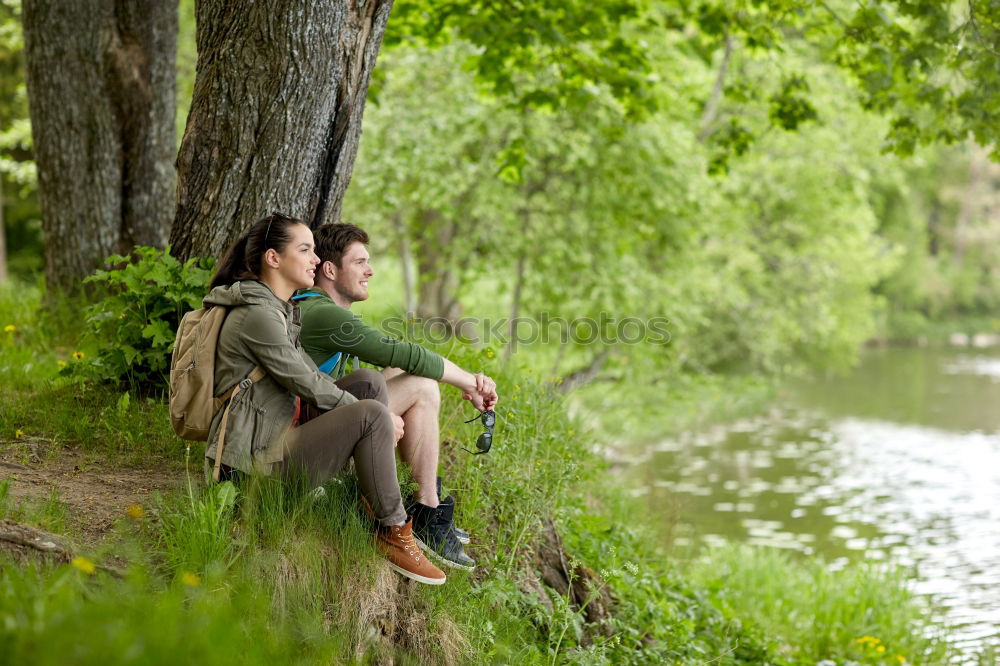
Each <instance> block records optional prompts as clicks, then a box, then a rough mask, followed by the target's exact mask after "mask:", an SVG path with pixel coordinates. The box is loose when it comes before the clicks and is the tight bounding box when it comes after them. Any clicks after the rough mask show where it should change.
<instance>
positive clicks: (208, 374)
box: [170, 306, 267, 481]
mask: <svg viewBox="0 0 1000 666" xmlns="http://www.w3.org/2000/svg"><path fill="white" fill-rule="evenodd" d="M227 313H228V309H227V308H225V307H223V306H214V307H207V308H200V309H198V310H193V311H191V312H188V313H187V314H186V315H184V318H183V319H181V324H180V326H179V327H178V328H177V338H176V339H175V340H174V353H173V357H172V358H171V360H170V424H171V425H172V426H173V428H174V432H175V433H177V435H178V436H179V437H181V438H182V439H191V440H196V441H202V442H204V441H206V440H208V431H209V430H210V429H211V426H212V419H213V417H214V416H215V414H216V412H218V411H219V410H220V409H222V406H223V405H226V411H225V413H224V414H223V415H222V423H221V424H220V426H219V442H218V445H217V446H216V450H215V470H214V472H215V473H214V475H213V476H214V478H215V480H216V481H218V480H219V468H220V466H221V464H222V447H223V446H224V444H225V441H226V425H227V423H228V421H229V405H227V404H226V403H227V401H229V400H230V399H232V398H235V397H236V395H237V394H238V393H239V392H240V391H242V390H245V389H248V388H250V385H251V384H253V383H254V382H258V381H260V380H261V379H262V378H263V377H264V375H265V374H267V373H265V372H264V369H263V368H261V367H260V366H259V365H258V366H257V367H255V368H254V369H253V372H251V373H250V374H249V375H248V376H247V377H246V379H244V380H242V381H241V382H239V383H238V384H236V386H234V387H233V388H231V389H229V390H228V391H226V392H225V393H223V394H222V395H220V396H216V395H214V392H215V347H216V345H218V343H219V331H221V330H222V322H224V321H225V320H226V314H227ZM229 404H232V403H231V402H230V403H229Z"/></svg>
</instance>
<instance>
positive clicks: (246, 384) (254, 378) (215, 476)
mask: <svg viewBox="0 0 1000 666" xmlns="http://www.w3.org/2000/svg"><path fill="white" fill-rule="evenodd" d="M281 321H282V323H283V324H284V325H285V334H286V335H287V334H288V317H286V316H285V313H284V312H282V313H281ZM266 376H267V372H266V371H265V370H264V368H262V367H260V366H259V365H258V366H255V367H254V369H253V370H251V371H250V374H249V375H247V376H246V377H245V378H244V379H241V380H240V381H239V382H237V384H236V386H234V387H233V388H231V389H229V390H228V391H226V392H225V393H223V394H222V396H220V397H221V398H222V400H224V401H225V402H226V409H225V411H223V412H222V421H221V422H220V423H219V439H218V440H217V441H216V443H215V469H213V470H212V480H213V481H215V482H216V483H218V482H219V476H220V472H221V470H222V449H223V447H225V445H226V426H228V425H229V408H230V407H232V406H233V398H235V397H236V396H237V395H239V393H240V391H245V390H246V389H248V388H250V387H251V386H253V385H254V384H256V383H257V382H259V381H260V380H262V379H264V377H266Z"/></svg>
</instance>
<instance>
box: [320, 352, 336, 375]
mask: <svg viewBox="0 0 1000 666" xmlns="http://www.w3.org/2000/svg"><path fill="white" fill-rule="evenodd" d="M339 361H340V352H337V353H336V354H334V355H333V356H331V357H330V358H328V359H326V360H325V361H323V365H321V366H319V371H320V372H322V373H325V374H327V375H329V374H331V373H332V372H333V371H334V369H335V368H336V367H337V363H338V362H339Z"/></svg>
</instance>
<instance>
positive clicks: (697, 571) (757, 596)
mask: <svg viewBox="0 0 1000 666" xmlns="http://www.w3.org/2000/svg"><path fill="white" fill-rule="evenodd" d="M688 574H689V575H690V577H691V580H692V582H693V583H694V584H696V585H698V586H703V587H704V588H706V589H708V590H710V592H711V595H712V598H713V599H714V600H715V601H716V602H717V603H719V604H720V605H721V606H722V607H723V608H724V609H726V611H727V612H728V613H729V614H732V615H733V616H736V617H753V618H755V619H756V622H757V623H758V624H759V625H760V627H761V629H763V630H764V631H765V633H766V635H768V636H770V637H772V638H773V639H775V640H777V641H780V643H781V645H782V646H783V647H782V653H783V656H784V657H786V658H787V659H788V661H789V663H792V664H814V663H816V662H817V661H818V660H821V659H830V660H833V661H835V662H837V663H841V662H842V661H843V660H848V661H851V662H853V663H858V664H900V663H904V662H905V663H912V664H943V663H949V657H950V656H951V654H950V648H949V647H948V645H947V644H946V643H944V642H943V641H942V640H941V639H939V638H932V637H931V636H932V632H931V631H930V628H929V627H927V626H926V620H925V619H924V618H925V617H926V609H924V608H923V607H922V604H921V601H920V600H918V599H917V598H916V597H915V596H914V595H913V593H912V592H910V591H909V588H908V585H907V582H906V581H907V575H906V572H905V571H902V570H900V569H892V568H888V567H885V566H884V565H875V564H856V565H849V566H847V567H846V568H843V569H839V570H834V569H832V568H831V567H829V566H828V565H827V564H826V563H825V562H823V561H822V560H819V559H812V560H805V561H803V560H798V561H793V560H792V558H791V557H790V556H789V555H787V554H785V553H782V552H781V551H779V550H777V549H765V548H751V547H746V546H731V547H724V548H715V549H712V550H709V551H708V552H706V553H705V554H703V555H702V556H701V557H700V558H698V559H697V560H695V561H694V562H693V563H691V565H690V566H689V567H688ZM897 655H899V657H897ZM900 657H902V660H901V659H900Z"/></svg>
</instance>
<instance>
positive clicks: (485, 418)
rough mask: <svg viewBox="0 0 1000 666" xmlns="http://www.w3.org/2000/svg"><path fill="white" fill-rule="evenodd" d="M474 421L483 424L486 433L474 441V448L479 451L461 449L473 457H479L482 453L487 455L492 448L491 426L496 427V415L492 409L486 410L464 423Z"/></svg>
mask: <svg viewBox="0 0 1000 666" xmlns="http://www.w3.org/2000/svg"><path fill="white" fill-rule="evenodd" d="M476 419H479V420H481V421H482V422H483V427H484V428H486V432H484V433H482V434H481V435H479V437H478V439H476V448H477V449H479V451H469V449H467V448H465V447H464V446H463V447H462V450H463V451H465V452H466V453H471V454H472V455H474V456H481V455H483V454H484V453H489V451H490V447H491V446H493V426H494V425H496V422H497V415H496V413H495V412H494V411H493V410H492V409H488V410H486V411H485V412H483V413H482V414H480V415H479V416H473V417H472V418H471V419H469V420H468V421H465V423H472V422H473V421H475V420H476Z"/></svg>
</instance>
